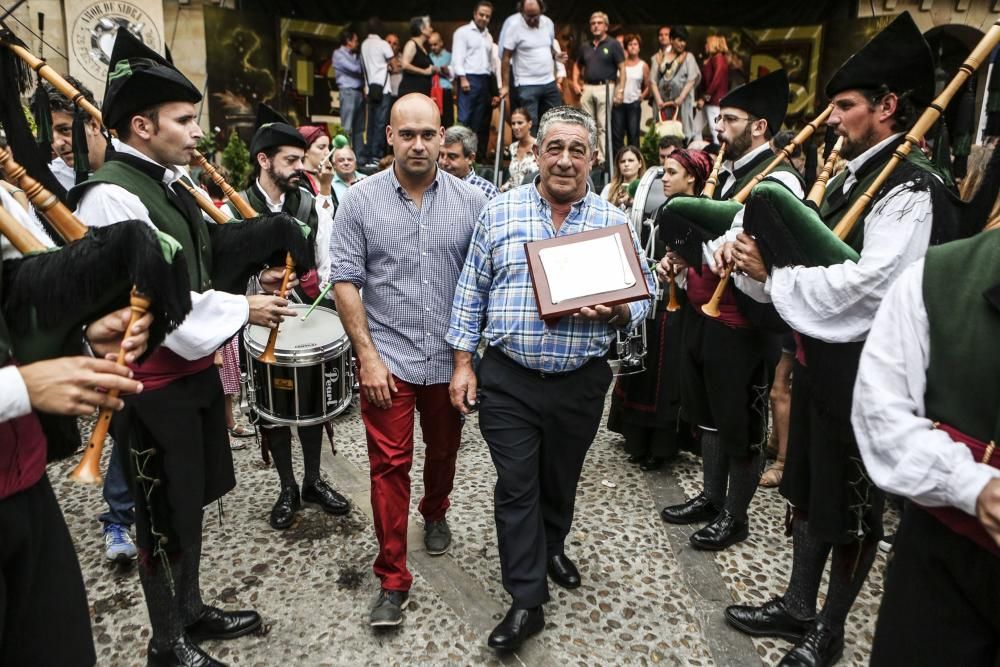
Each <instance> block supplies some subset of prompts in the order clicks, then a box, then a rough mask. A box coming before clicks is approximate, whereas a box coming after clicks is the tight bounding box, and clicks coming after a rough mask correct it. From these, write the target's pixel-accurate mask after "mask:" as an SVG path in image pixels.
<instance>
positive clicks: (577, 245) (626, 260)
mask: <svg viewBox="0 0 1000 667" xmlns="http://www.w3.org/2000/svg"><path fill="white" fill-rule="evenodd" d="M524 251H525V253H526V254H527V257H528V271H529V272H530V273H531V282H532V285H533V286H534V289H535V301H536V302H537V303H538V315H539V316H540V317H541V318H542V319H543V320H553V319H558V318H560V317H562V316H564V315H569V314H572V313H576V312H578V311H579V310H580V309H581V308H584V307H593V306H596V305H597V304H603V305H605V306H613V305H616V304H619V303H628V302H630V301H639V300H640V299H648V298H649V290H648V289H646V280H645V278H643V274H642V267H641V266H640V264H639V256H638V254H637V253H636V251H635V246H634V245H633V243H632V229H631V228H630V227H629V226H628V225H614V226H613V227H605V228H604V229H595V230H591V231H588V232H580V233H578V234H569V235H566V236H557V237H555V238H551V239H545V240H544V241H532V242H530V243H525V244H524Z"/></svg>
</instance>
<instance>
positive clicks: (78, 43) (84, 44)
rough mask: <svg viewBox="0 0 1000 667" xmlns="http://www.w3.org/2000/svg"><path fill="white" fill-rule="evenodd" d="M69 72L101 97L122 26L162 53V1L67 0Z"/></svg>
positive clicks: (97, 96)
mask: <svg viewBox="0 0 1000 667" xmlns="http://www.w3.org/2000/svg"><path fill="white" fill-rule="evenodd" d="M64 6H65V16H66V31H67V37H68V42H69V53H68V54H67V55H68V56H69V73H70V74H72V75H73V76H75V77H76V78H77V79H79V80H80V82H81V83H83V84H84V85H85V86H87V87H88V88H90V89H91V90H92V91H94V96H95V97H96V98H97V99H98V100H100V99H101V98H102V97H103V96H104V82H105V80H106V78H107V74H108V62H110V60H111V47H112V46H113V45H114V43H115V35H116V34H117V33H118V31H119V30H122V29H124V30H128V31H129V32H131V33H132V34H133V35H134V36H135V37H137V38H138V39H140V40H142V43H143V44H145V45H146V46H148V47H150V48H151V49H153V50H154V51H156V52H157V53H163V3H162V2H149V1H148V0H137V1H136V2H130V1H129V0H113V1H105V2H94V1H93V0H65V2H64Z"/></svg>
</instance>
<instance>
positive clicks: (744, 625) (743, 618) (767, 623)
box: [726, 597, 814, 642]
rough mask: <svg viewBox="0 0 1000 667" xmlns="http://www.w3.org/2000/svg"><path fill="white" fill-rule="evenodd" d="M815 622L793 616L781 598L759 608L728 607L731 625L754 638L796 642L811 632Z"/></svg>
mask: <svg viewBox="0 0 1000 667" xmlns="http://www.w3.org/2000/svg"><path fill="white" fill-rule="evenodd" d="M813 620H814V619H812V618H808V619H805V620H802V619H798V618H795V617H794V616H792V614H791V613H790V612H789V611H788V609H787V608H786V607H785V600H784V598H780V597H778V598H774V599H773V600H771V601H770V602H765V603H764V604H762V605H760V606H757V607H751V606H747V605H735V604H734V605H730V606H728V607H726V621H727V622H728V623H729V625H731V626H733V627H734V628H736V629H737V630H739V631H740V632H745V633H746V634H748V635H753V636H754V637H783V638H784V639H789V640H791V641H793V642H795V641H798V640H800V639H802V637H803V636H805V634H806V633H807V632H809V628H811V627H812V625H813Z"/></svg>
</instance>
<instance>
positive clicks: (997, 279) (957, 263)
mask: <svg viewBox="0 0 1000 667" xmlns="http://www.w3.org/2000/svg"><path fill="white" fill-rule="evenodd" d="M997 285H1000V229H997V230H992V231H989V232H984V233H982V234H978V235H976V236H973V237H972V238H968V239H964V240H961V241H955V242H952V243H946V244H944V245H940V246H935V247H933V248H930V249H929V250H928V251H927V257H926V260H925V262H924V284H923V296H924V305H925V307H926V309H927V319H928V322H929V325H930V363H929V364H928V367H927V389H926V392H925V394H924V404H925V407H926V414H927V417H928V418H929V419H932V420H934V421H941V422H944V423H945V424H948V425H950V426H953V427H954V428H956V429H958V430H959V431H961V432H962V433H965V434H966V435H969V436H972V437H973V438H976V439H977V440H980V441H982V442H990V441H991V440H996V441H1000V412H998V411H1000V354H998V350H997V345H998V344H1000V303H997V302H993V303H991V302H990V301H988V300H987V299H986V298H985V297H984V296H983V292H984V291H985V290H988V289H990V288H992V287H995V286H997ZM997 291H998V292H1000V290H997ZM996 299H997V300H1000V294H998V295H997V297H996ZM956 446H957V445H956Z"/></svg>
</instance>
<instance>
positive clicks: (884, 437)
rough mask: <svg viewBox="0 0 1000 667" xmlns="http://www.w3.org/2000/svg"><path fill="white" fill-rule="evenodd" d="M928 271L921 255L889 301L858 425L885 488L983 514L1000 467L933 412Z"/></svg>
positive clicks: (855, 417)
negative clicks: (977, 454)
mask: <svg viewBox="0 0 1000 667" xmlns="http://www.w3.org/2000/svg"><path fill="white" fill-rule="evenodd" d="M923 275H924V262H923V260H922V259H921V260H918V261H917V262H916V263H914V264H912V265H910V266H909V268H907V269H906V270H905V271H903V273H902V274H901V275H900V277H899V279H898V280H896V282H895V283H894V284H893V285H892V287H890V288H889V290H888V291H887V292H886V294H885V298H884V299H883V300H882V305H881V307H880V308H879V309H878V312H877V313H876V315H875V319H874V322H873V323H872V326H871V331H870V333H869V334H868V340H867V341H866V342H865V347H864V351H863V352H862V353H861V362H860V364H859V366H858V377H857V380H856V381H855V384H854V404H853V407H852V410H851V423H852V424H853V426H854V435H855V437H856V438H857V441H858V448H859V449H860V450H861V457H862V458H863V459H864V462H865V468H866V469H867V470H868V474H869V475H871V478H872V481H873V482H875V484H876V485H877V486H878V487H880V488H882V489H885V490H886V491H888V492H889V493H894V494H897V495H901V496H905V497H906V498H909V499H910V500H913V501H914V502H917V503H919V504H921V505H925V506H927V507H944V506H950V507H957V508H958V509H960V510H962V511H963V512H966V513H968V514H971V515H973V516H975V514H976V499H977V498H978V497H979V494H980V493H981V492H982V490H983V487H985V486H986V484H987V483H989V481H990V480H992V479H994V478H996V477H1000V470H997V469H996V468H992V467H990V466H988V465H985V464H983V463H979V462H978V461H976V460H975V459H974V458H973V456H972V453H971V452H970V451H969V449H968V448H967V447H965V446H964V445H961V444H958V443H956V442H955V441H953V440H952V439H951V438H950V437H949V436H948V434H947V433H945V432H944V431H941V430H938V429H935V428H934V426H933V424H932V422H931V420H930V419H928V418H927V416H926V413H925V406H924V394H925V392H926V389H927V367H928V364H929V363H930V324H929V322H928V318H927V310H926V308H925V306H924V298H923Z"/></svg>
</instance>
